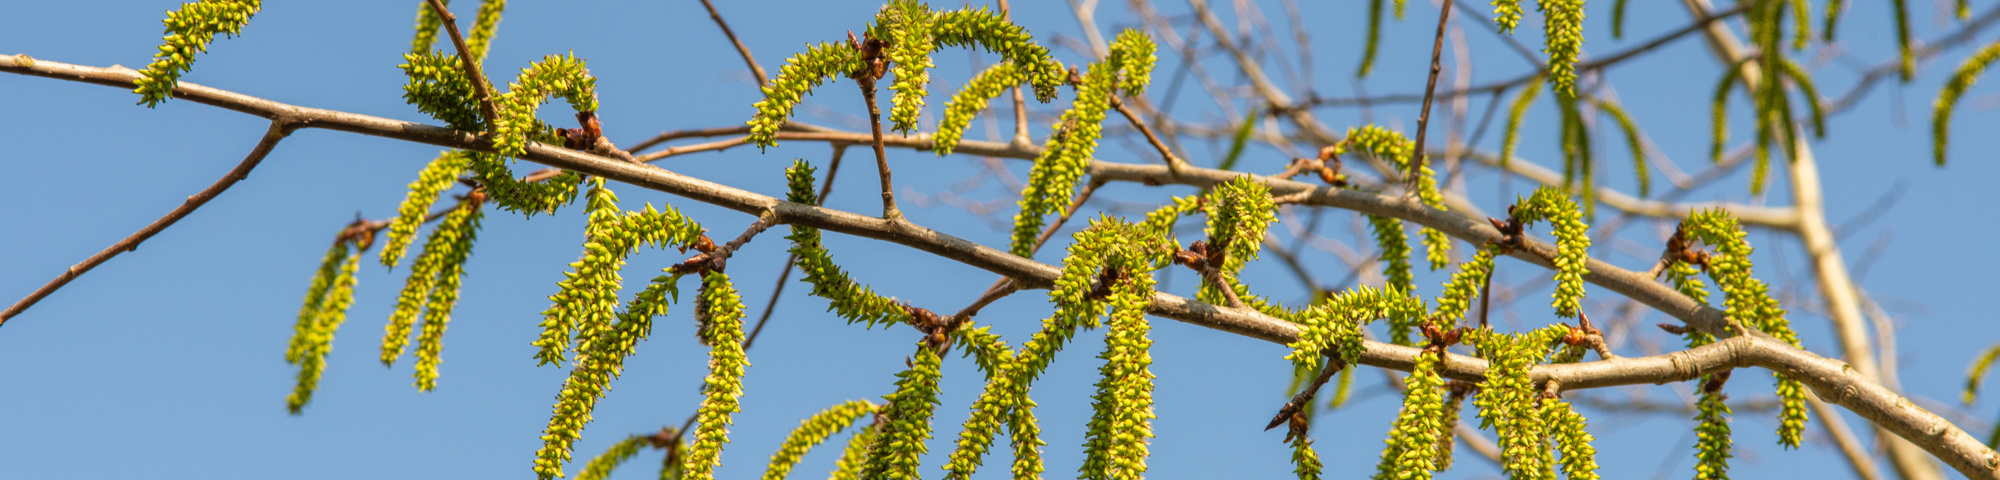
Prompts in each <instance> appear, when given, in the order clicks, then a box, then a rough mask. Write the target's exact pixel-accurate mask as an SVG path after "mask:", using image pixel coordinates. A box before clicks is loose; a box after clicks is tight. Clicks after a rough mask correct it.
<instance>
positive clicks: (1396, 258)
mask: <svg viewBox="0 0 2000 480" xmlns="http://www.w3.org/2000/svg"><path fill="white" fill-rule="evenodd" d="M1368 227H1369V231H1370V232H1371V233H1373V234H1374V236H1375V245H1376V246H1377V247H1379V248H1381V249H1382V255H1381V259H1382V276H1383V277H1386V278H1387V283H1385V284H1384V285H1385V286H1387V287H1389V288H1392V289H1401V290H1402V291H1406V292H1407V291H1413V289H1414V288H1415V287H1414V286H1412V282H1413V280H1412V277H1411V276H1410V238H1409V236H1408V235H1407V234H1405V233H1404V232H1403V221H1402V220H1401V219H1398V218H1395V217H1384V216H1379V215H1369V216H1368Z"/></svg>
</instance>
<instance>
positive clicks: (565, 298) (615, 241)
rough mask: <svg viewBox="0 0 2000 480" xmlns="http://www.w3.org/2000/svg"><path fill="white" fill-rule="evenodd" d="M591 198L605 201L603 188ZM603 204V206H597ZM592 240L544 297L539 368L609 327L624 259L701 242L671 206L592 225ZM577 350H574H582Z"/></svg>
mask: <svg viewBox="0 0 2000 480" xmlns="http://www.w3.org/2000/svg"><path fill="white" fill-rule="evenodd" d="M592 191H593V192H597V193H593V196H600V197H599V198H603V197H601V196H605V195H609V193H608V192H609V191H608V190H606V189H604V188H603V186H602V184H601V183H600V184H599V185H597V186H595V187H593V188H592ZM600 201H603V200H600ZM594 223H595V224H594V225H593V226H592V227H591V230H592V232H593V233H592V235H590V238H588V239H587V240H586V241H585V242H584V246H583V247H584V248H583V255H582V258H581V259H579V260H577V261H576V262H574V263H571V264H570V266H571V267H573V268H574V269H575V270H574V271H571V272H566V273H564V274H563V275H564V280H563V281H561V282H558V283H557V285H556V286H557V289H558V290H557V291H556V293H555V294H554V295H550V296H549V302H550V306H549V308H548V309H547V310H544V311H542V315H543V319H542V334H541V336H540V337H539V338H537V339H536V340H535V342H534V345H535V347H537V351H536V354H535V358H536V359H537V360H538V361H540V363H541V364H550V363H555V364H561V363H562V361H563V360H564V352H565V351H567V350H568V348H569V347H570V344H571V343H572V342H579V343H580V342H583V341H586V340H589V339H591V338H595V336H596V334H597V332H599V331H601V330H603V329H605V328H607V327H608V326H609V325H611V321H612V317H613V312H614V310H616V309H617V307H618V289H619V288H620V287H621V285H622V284H623V280H622V278H621V277H620V276H619V275H618V271H619V269H621V268H623V267H624V265H625V257H626V256H627V255H630V254H631V253H632V252H633V251H635V250H637V249H638V248H639V247H640V246H645V245H651V246H654V247H658V248H665V247H668V246H684V245H692V244H694V242H695V241H696V240H697V239H699V238H701V236H702V233H701V232H702V228H701V225H699V224H696V223H694V222H693V221H692V220H689V219H687V217H684V216H682V215H681V213H680V212H679V211H677V210H674V208H673V207H672V206H668V207H667V208H666V209H665V210H655V209H654V208H653V206H652V205H650V204H648V205H646V207H645V209H644V210H642V211H638V212H629V213H626V214H624V215H621V216H619V217H617V220H616V221H615V222H611V221H608V220H606V221H603V222H594ZM581 348H582V347H581V345H579V346H578V349H579V350H581Z"/></svg>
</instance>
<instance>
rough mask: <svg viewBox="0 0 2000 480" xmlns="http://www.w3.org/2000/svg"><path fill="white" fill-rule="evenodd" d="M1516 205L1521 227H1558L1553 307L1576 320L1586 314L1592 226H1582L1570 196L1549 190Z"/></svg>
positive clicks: (1515, 214)
mask: <svg viewBox="0 0 2000 480" xmlns="http://www.w3.org/2000/svg"><path fill="white" fill-rule="evenodd" d="M1515 205H1516V207H1515V210H1514V217H1515V218H1517V219H1519V220H1521V223H1523V224H1532V223H1534V222H1536V221H1540V220H1548V221H1549V223H1550V224H1551V225H1553V226H1554V227H1555V228H1554V230H1555V236H1556V256H1555V258H1554V262H1555V264H1556V292H1555V295H1554V297H1555V301H1554V303H1553V304H1552V305H1553V306H1554V307H1555V309H1556V315H1558V316H1563V317H1570V318H1576V317H1577V316H1578V315H1581V314H1582V312H1583V295H1584V290H1583V276H1584V275H1586V274H1589V273H1590V268H1589V265H1588V262H1589V261H1590V256H1589V250H1590V232H1589V229H1590V226H1589V225H1585V224H1584V223H1583V213H1582V212H1581V211H1579V210H1578V208H1577V205H1576V202H1575V201H1573V200H1571V199H1570V197H1569V194H1568V193H1565V192H1564V191H1563V190H1562V189H1559V188H1555V187H1547V186H1545V187H1541V188H1538V189H1536V190H1535V193H1534V195H1532V196H1529V197H1528V198H1524V199H1519V200H1517V201H1516V202H1515ZM1439 302H1440V304H1442V302H1443V301H1442V300H1440V301H1439Z"/></svg>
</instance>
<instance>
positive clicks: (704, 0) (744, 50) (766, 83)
mask: <svg viewBox="0 0 2000 480" xmlns="http://www.w3.org/2000/svg"><path fill="white" fill-rule="evenodd" d="M701 6H702V7H704V8H707V9H708V18H713V19H715V26H718V27H722V35H723V36H725V37H729V43H732V44H735V45H736V53H740V54H743V63H747V64H750V74H751V75H755V76H756V77H757V88H760V89H762V88H767V87H770V86H771V79H770V78H768V77H766V76H765V75H764V67H763V66H760V65H757V57H754V56H751V55H750V47H746V46H743V41H742V40H738V39H736V32H732V31H730V30H729V22H724V21H722V14H721V13H716V11H715V5H714V4H712V3H709V2H708V0H701Z"/></svg>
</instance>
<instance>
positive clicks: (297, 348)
mask: <svg viewBox="0 0 2000 480" xmlns="http://www.w3.org/2000/svg"><path fill="white" fill-rule="evenodd" d="M358 250H360V249H358V248H356V249H352V250H350V248H349V242H346V241H339V242H335V243H334V245H333V247H332V248H330V249H328V250H327V252H326V258H325V259H324V260H322V261H321V262H320V267H319V273H318V275H315V276H314V277H313V282H312V286H311V287H310V288H308V289H307V290H306V299H305V305H304V306H302V307H300V308H299V320H298V324H297V325H295V326H294V327H293V331H292V340H291V343H290V345H289V346H288V347H287V348H286V349H285V361H286V362H289V363H291V364H293V365H298V366H299V373H298V384H297V385H296V386H294V387H293V388H292V393H291V395H289V396H287V397H285V409H286V410H288V411H290V412H291V413H292V414H293V415H298V414H299V413H301V412H303V411H305V407H306V404H307V403H311V402H312V395H313V391H314V390H317V389H318V388H319V378H320V374H321V373H322V372H324V371H325V370H326V355H327V354H328V353H329V352H331V351H332V350H333V334H334V332H335V331H337V330H339V329H340V324H341V323H342V322H345V321H346V320H347V307H348V306H349V305H351V304H353V301H354V283H355V281H354V271H355V270H357V269H359V268H360V266H361V252H360V251H358Z"/></svg>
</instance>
